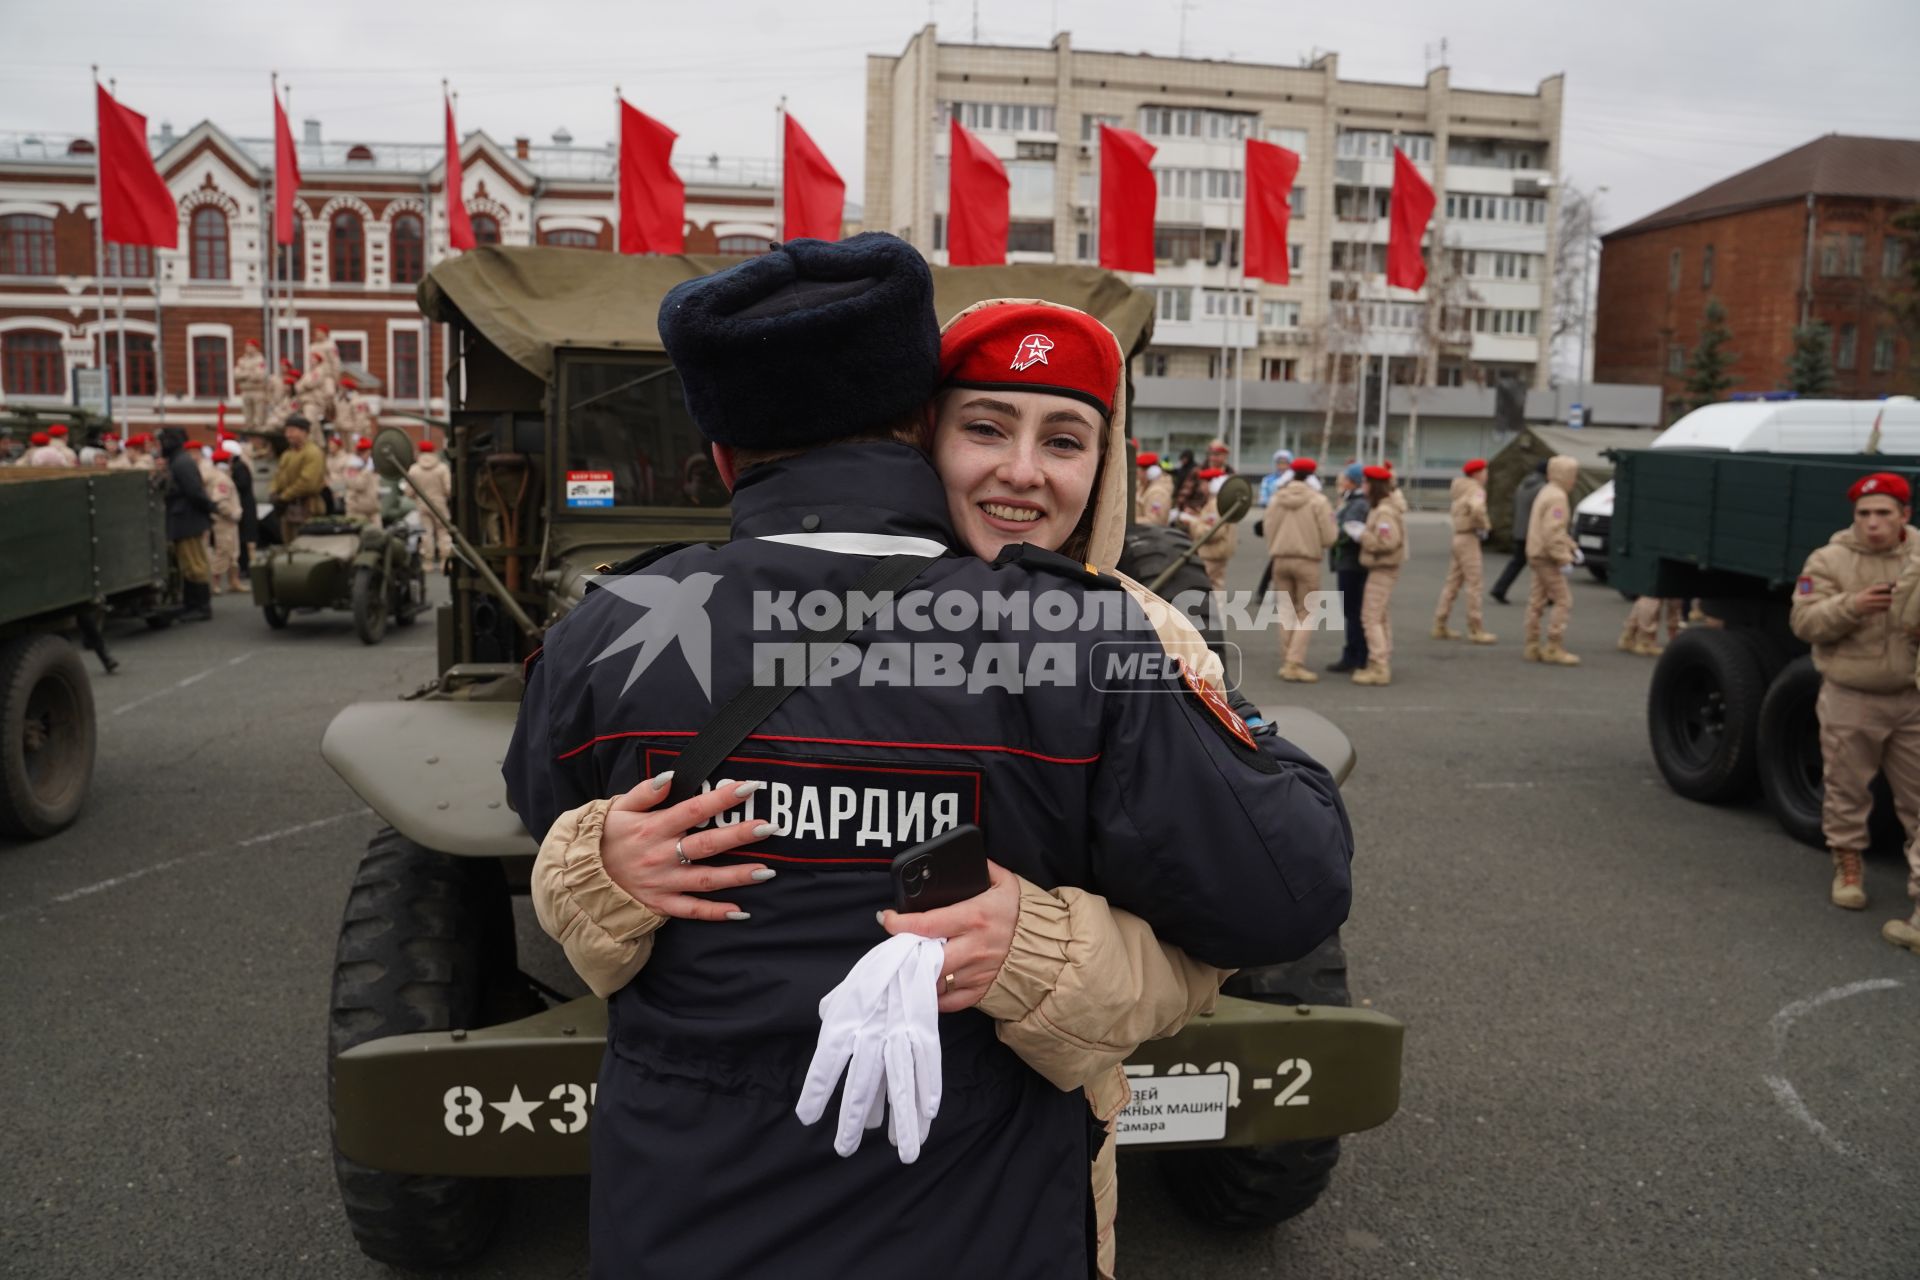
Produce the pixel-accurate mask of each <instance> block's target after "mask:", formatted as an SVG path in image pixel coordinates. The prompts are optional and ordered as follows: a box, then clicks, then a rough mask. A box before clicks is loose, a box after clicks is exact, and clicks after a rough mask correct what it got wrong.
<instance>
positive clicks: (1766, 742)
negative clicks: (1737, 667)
mask: <svg viewBox="0 0 1920 1280" xmlns="http://www.w3.org/2000/svg"><path fill="white" fill-rule="evenodd" d="M1819 697H1820V673H1819V672H1818V671H1815V670H1814V669H1813V659H1812V658H1811V657H1807V656H1802V657H1798V658H1795V659H1794V660H1793V661H1792V662H1789V663H1788V664H1787V665H1786V667H1785V668H1783V669H1782V670H1781V672H1780V674H1779V675H1778V676H1775V677H1774V681H1773V685H1772V687H1770V688H1769V689H1768V690H1767V696H1766V698H1765V700H1764V701H1762V702H1761V704H1760V751H1759V756H1758V763H1759V767H1760V794H1761V795H1762V796H1763V797H1765V799H1766V802H1767V808H1768V809H1769V810H1770V811H1772V813H1773V816H1774V818H1775V819H1776V820H1777V821H1778V822H1779V823H1780V827H1781V829H1782V830H1784V831H1785V832H1786V833H1787V834H1788V835H1790V836H1792V837H1793V838H1794V839H1795V840H1798V841H1800V842H1801V843H1802V844H1810V845H1812V846H1813V847H1814V848H1816V849H1823V848H1825V847H1826V843H1827V841H1826V837H1825V836H1824V835H1822V834H1821V831H1820V797H1821V790H1822V784H1821V781H1820V768H1821V761H1820V719H1819V715H1818V713H1817V712H1816V711H1815V710H1814V704H1815V703H1816V702H1817V701H1818V700H1819Z"/></svg>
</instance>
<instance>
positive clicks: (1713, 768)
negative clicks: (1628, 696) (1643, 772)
mask: <svg viewBox="0 0 1920 1280" xmlns="http://www.w3.org/2000/svg"><path fill="white" fill-rule="evenodd" d="M1766 688H1767V686H1766V681H1765V680H1764V679H1762V676H1761V666H1760V659H1759V658H1758V656H1756V654H1755V653H1754V650H1753V646H1752V645H1751V644H1749V643H1748V641H1747V640H1746V638H1745V637H1743V636H1742V635H1741V634H1740V633H1739V631H1738V630H1731V631H1729V630H1721V629H1717V628H1712V627H1689V628H1688V629H1687V630H1685V631H1682V632H1681V633H1680V634H1679V635H1678V636H1676V637H1674V641H1673V643H1672V644H1670V645H1668V646H1667V647H1666V651H1665V652H1663V653H1662V654H1661V655H1660V660H1659V662H1657V663H1656V664H1655V665H1654V668H1653V680H1652V682H1651V684H1650V685H1649V687H1648V689H1647V733H1648V736H1649V738H1650V739H1651V740H1652V745H1653V761H1654V763H1655V764H1656V765H1658V766H1659V767H1660V773H1661V775H1662V776H1664V777H1665V778H1666V780H1667V785H1668V786H1670V787H1672V788H1673V789H1674V790H1675V791H1676V792H1678V793H1679V794H1681V795H1683V796H1685V797H1686V798H1687V799H1689V800H1698V801H1701V802H1702V803H1705V804H1721V803H1724V802H1726V801H1729V800H1736V799H1739V798H1740V797H1742V796H1744V795H1745V794H1747V792H1749V791H1750V790H1751V789H1752V787H1753V781H1754V756H1755V755H1756V754H1757V753H1756V746H1757V739H1758V736H1759V735H1758V729H1759V725H1760V703H1761V700H1762V699H1763V698H1764V697H1765V696H1766Z"/></svg>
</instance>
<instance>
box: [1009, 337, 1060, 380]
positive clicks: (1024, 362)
mask: <svg viewBox="0 0 1920 1280" xmlns="http://www.w3.org/2000/svg"><path fill="white" fill-rule="evenodd" d="M1051 350H1053V339H1052V338H1049V337H1048V336H1047V335H1046V334H1044V333H1030V334H1028V335H1027V336H1026V337H1024V338H1022V339H1020V349H1019V350H1018V351H1016V352H1014V353H1013V371H1014V372H1015V373H1018V372H1020V371H1021V370H1022V369H1031V368H1032V367H1033V366H1034V365H1036V364H1045V363H1046V362H1047V352H1049V351H1051Z"/></svg>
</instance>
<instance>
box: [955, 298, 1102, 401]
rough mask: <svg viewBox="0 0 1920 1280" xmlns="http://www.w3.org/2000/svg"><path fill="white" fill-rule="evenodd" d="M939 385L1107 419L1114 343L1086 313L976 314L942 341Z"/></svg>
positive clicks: (1034, 309) (1028, 309) (1004, 310)
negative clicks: (1058, 405)
mask: <svg viewBox="0 0 1920 1280" xmlns="http://www.w3.org/2000/svg"><path fill="white" fill-rule="evenodd" d="M940 382H941V385H943V386H956V387H977V388H979V389H981V390H983V391H1040V392H1045V393H1047V394H1050V395H1057V396H1070V397H1072V398H1073V399H1075V400H1079V401H1081V402H1083V403H1085V404H1090V405H1092V406H1093V407H1094V408H1096V409H1098V410H1099V411H1100V412H1101V414H1102V415H1104V416H1107V417H1111V416H1113V392H1114V389H1115V388H1116V387H1117V386H1119V384H1120V344H1119V342H1118V341H1116V340H1115V339H1114V336H1113V334H1112V333H1111V332H1109V331H1108V329H1107V327H1106V326H1105V325H1103V324H1101V323H1100V322H1099V321H1098V320H1095V319H1094V318H1093V317H1092V316H1090V315H1087V314H1086V313H1085V312H1081V311H1071V310H1068V309H1067V308H1065V307H1040V306H1030V305H1029V306H1022V305H1020V304H1019V303H1006V304H1004V305H1002V306H997V307H982V308H980V310H978V311H975V312H973V313H971V314H970V315H967V316H963V317H962V318H961V319H960V320H958V321H957V322H955V323H954V324H952V325H950V326H948V328H947V331H946V332H945V333H943V334H941V335H940Z"/></svg>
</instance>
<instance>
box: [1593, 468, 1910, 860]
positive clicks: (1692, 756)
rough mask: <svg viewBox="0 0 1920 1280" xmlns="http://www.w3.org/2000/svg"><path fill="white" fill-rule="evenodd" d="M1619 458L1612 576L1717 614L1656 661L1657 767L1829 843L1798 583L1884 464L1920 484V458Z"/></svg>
mask: <svg viewBox="0 0 1920 1280" xmlns="http://www.w3.org/2000/svg"><path fill="white" fill-rule="evenodd" d="M1613 458H1614V467H1615V470H1614V486H1615V488H1614V507H1613V526H1612V529H1611V531H1610V533H1609V539H1608V542H1609V545H1608V564H1609V581H1610V583H1611V584H1612V585H1614V586H1617V587H1618V588H1619V589H1620V590H1621V591H1622V592H1623V593H1625V594H1627V595H1630V596H1645V595H1652V596H1660V597H1663V598H1670V599H1682V600H1692V601H1695V602H1696V603H1698V605H1699V607H1700V609H1701V611H1702V612H1703V613H1705V614H1706V615H1707V617H1708V618H1709V619H1710V624H1709V625H1706V626H1692V627H1689V628H1687V630H1685V631H1683V632H1681V633H1680V635H1678V636H1676V637H1675V638H1674V640H1673V642H1672V643H1671V644H1669V645H1668V646H1667V648H1666V650H1665V652H1663V653H1662V654H1661V655H1660V661H1659V662H1658V663H1657V664H1656V665H1655V667H1654V670H1653V678H1652V680H1651V682H1650V683H1649V685H1648V689H1647V733H1648V737H1649V739H1650V741H1651V745H1652V748H1653V758H1654V763H1655V764H1656V765H1657V766H1658V767H1659V769H1660V772H1661V774H1662V776H1664V777H1665V778H1666V780H1667V783H1668V785H1669V786H1671V787H1672V788H1673V789H1674V790H1675V791H1677V792H1679V793H1680V794H1681V795H1683V796H1686V797H1687V798H1688V799H1691V800H1699V801H1703V802H1706V803H1710V804H1720V803H1727V802H1731V801H1739V800H1744V799H1747V798H1749V797H1751V796H1752V795H1753V793H1754V792H1756V791H1758V792H1759V794H1760V797H1761V799H1762V800H1763V801H1764V803H1765V804H1766V806H1767V808H1768V809H1769V810H1770V811H1771V812H1772V813H1773V816H1774V817H1775V818H1776V819H1777V820H1778V821H1779V823H1780V825H1781V827H1782V829H1784V830H1785V831H1786V832H1787V833H1788V834H1789V835H1791V836H1793V837H1794V838H1795V839H1797V840H1800V841H1803V842H1804V843H1807V844H1810V845H1814V846H1816V847H1819V846H1822V845H1823V844H1824V837H1823V836H1822V833H1821V828H1820V800H1821V792H1822V783H1821V772H1822V760H1821V755H1820V733H1819V721H1818V717H1817V715H1816V713H1815V709H1814V703H1815V700H1816V699H1817V698H1818V697H1819V694H1820V673H1819V672H1818V671H1816V670H1815V669H1814V666H1813V658H1812V655H1811V654H1810V653H1809V652H1808V649H1807V646H1806V645H1805V644H1804V643H1802V642H1801V641H1800V640H1798V639H1797V638H1795V636H1794V635H1793V632H1792V629H1791V627H1790V625H1789V615H1790V614H1791V611H1792V602H1793V590H1794V584H1795V583H1796V581H1797V580H1798V579H1799V577H1800V570H1801V569H1802V567H1804V566H1805V564H1806V562H1807V557H1808V556H1810V555H1812V554H1813V552H1814V551H1815V550H1816V549H1817V548H1819V547H1821V546H1824V545H1825V544H1826V543H1827V541H1828V540H1829V539H1831V538H1832V537H1833V535H1834V533H1835V532H1836V531H1838V530H1840V529H1842V528H1845V527H1846V526H1847V525H1848V524H1850V523H1851V522H1852V520H1853V513H1852V509H1851V507H1850V506H1849V504H1848V502H1847V489H1848V487H1849V486H1850V485H1852V483H1853V482H1854V481H1855V480H1857V479H1859V478H1860V477H1861V476H1862V475H1865V474H1866V473H1868V472H1871V471H1892V472H1895V473H1897V474H1900V475H1903V476H1905V477H1907V479H1908V481H1909V482H1910V483H1916V484H1917V485H1920V457H1912V456H1891V455H1886V454H1854V455H1835V454H1791V453H1730V452H1726V451H1724V450H1705V449H1636V450H1622V451H1619V452H1617V453H1615V454H1614V455H1613ZM1895 825H1897V824H1895Z"/></svg>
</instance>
